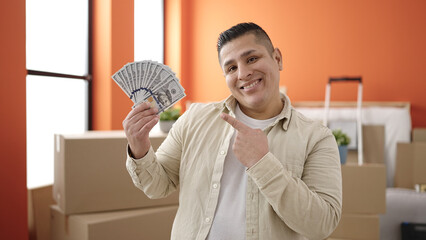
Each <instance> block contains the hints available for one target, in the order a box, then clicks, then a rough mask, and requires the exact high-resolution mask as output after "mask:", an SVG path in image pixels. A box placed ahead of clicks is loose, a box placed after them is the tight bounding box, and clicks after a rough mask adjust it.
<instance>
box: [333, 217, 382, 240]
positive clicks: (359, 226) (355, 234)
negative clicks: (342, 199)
mask: <svg viewBox="0 0 426 240" xmlns="http://www.w3.org/2000/svg"><path fill="white" fill-rule="evenodd" d="M330 238H331V239H353V240H367V239H368V240H371V239H377V240H378V239H379V238H380V219H379V216H378V215H367V214H343V215H342V218H341V219H340V222H339V225H338V226H337V228H336V230H334V232H333V233H332V234H331V235H330ZM330 238H329V239H330Z"/></svg>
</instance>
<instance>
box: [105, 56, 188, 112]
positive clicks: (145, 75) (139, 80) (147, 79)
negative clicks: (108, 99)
mask: <svg viewBox="0 0 426 240" xmlns="http://www.w3.org/2000/svg"><path fill="white" fill-rule="evenodd" d="M111 78H112V79H113V80H114V81H115V82H116V83H117V84H118V86H120V88H121V89H122V90H123V91H124V92H125V93H126V95H127V96H128V97H129V98H130V99H131V100H132V101H133V103H134V105H133V108H134V107H136V106H137V105H139V104H140V103H143V102H150V103H151V106H152V107H156V108H158V112H163V111H164V110H166V109H167V108H169V107H171V106H173V105H174V104H175V103H176V102H177V101H179V100H180V99H182V98H183V97H185V96H186V95H185V89H183V87H182V86H181V85H180V83H179V79H178V78H177V77H176V74H175V73H174V72H173V71H172V70H171V69H170V67H168V66H167V65H164V64H161V63H158V62H155V61H150V60H144V61H137V62H132V63H127V64H126V65H124V66H123V67H122V68H121V69H120V70H118V71H117V72H116V73H114V75H112V76H111Z"/></svg>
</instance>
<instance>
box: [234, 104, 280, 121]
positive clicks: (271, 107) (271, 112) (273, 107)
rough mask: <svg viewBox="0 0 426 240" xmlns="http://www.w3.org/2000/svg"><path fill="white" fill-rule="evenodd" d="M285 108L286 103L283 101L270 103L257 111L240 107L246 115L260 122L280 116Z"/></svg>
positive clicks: (256, 109)
mask: <svg viewBox="0 0 426 240" xmlns="http://www.w3.org/2000/svg"><path fill="white" fill-rule="evenodd" d="M283 108H284V102H283V101H282V100H281V99H279V101H275V102H273V103H270V104H268V105H267V106H262V107H259V108H255V109H250V108H246V107H244V106H242V105H240V109H241V111H242V112H243V113H244V114H245V115H247V116H249V117H251V118H254V119H258V120H265V119H270V118H273V117H275V116H277V115H278V114H280V112H281V111H282V110H283Z"/></svg>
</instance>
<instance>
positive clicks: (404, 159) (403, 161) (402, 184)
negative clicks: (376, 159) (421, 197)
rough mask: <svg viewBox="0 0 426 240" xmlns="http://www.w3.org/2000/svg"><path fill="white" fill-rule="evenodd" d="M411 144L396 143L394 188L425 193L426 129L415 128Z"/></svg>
mask: <svg viewBox="0 0 426 240" xmlns="http://www.w3.org/2000/svg"><path fill="white" fill-rule="evenodd" d="M412 140H413V141H412V142H411V143H398V145H397V150H396V152H397V153H396V172H395V187H397V188H409V189H416V188H417V189H416V190H417V191H419V192H420V191H421V192H426V128H415V129H413V132H412Z"/></svg>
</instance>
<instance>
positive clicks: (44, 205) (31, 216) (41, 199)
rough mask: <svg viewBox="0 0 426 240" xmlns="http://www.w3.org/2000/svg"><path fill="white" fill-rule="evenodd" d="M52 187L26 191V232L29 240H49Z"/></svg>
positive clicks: (52, 201) (52, 202)
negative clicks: (27, 231)
mask: <svg viewBox="0 0 426 240" xmlns="http://www.w3.org/2000/svg"><path fill="white" fill-rule="evenodd" d="M54 203H55V201H54V200H53V197H52V185H48V186H44V187H37V188H32V189H28V230H29V239H30V240H49V239H50V205H52V204H54Z"/></svg>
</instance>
